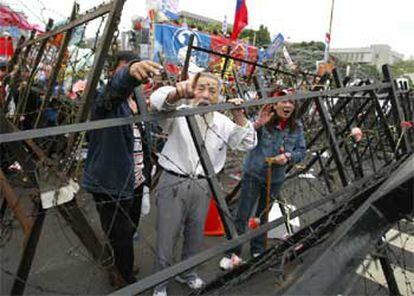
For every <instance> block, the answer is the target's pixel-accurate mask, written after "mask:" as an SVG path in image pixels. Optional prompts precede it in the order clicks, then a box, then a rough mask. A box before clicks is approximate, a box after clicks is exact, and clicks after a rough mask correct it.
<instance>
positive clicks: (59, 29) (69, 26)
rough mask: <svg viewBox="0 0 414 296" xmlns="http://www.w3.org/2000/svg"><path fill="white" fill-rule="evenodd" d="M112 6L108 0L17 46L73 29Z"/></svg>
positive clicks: (104, 12) (100, 14) (105, 12)
mask: <svg viewBox="0 0 414 296" xmlns="http://www.w3.org/2000/svg"><path fill="white" fill-rule="evenodd" d="M112 7H113V2H110V3H108V4H104V5H102V6H100V7H98V8H96V10H93V11H87V12H85V13H84V14H83V15H81V16H79V17H78V18H77V19H76V20H74V21H72V22H70V23H68V24H66V25H62V26H59V27H57V28H56V29H54V30H51V31H49V32H47V33H45V34H43V35H41V36H39V37H38V38H36V39H33V40H29V41H27V42H25V43H23V44H22V45H20V47H19V48H24V47H27V46H29V45H32V44H35V43H37V42H40V41H42V40H45V39H48V38H50V37H52V36H55V35H57V34H60V33H63V32H65V31H68V30H70V29H73V28H75V27H77V26H80V25H82V24H84V23H87V22H89V21H91V20H94V19H96V18H98V17H100V16H102V15H104V14H107V13H109V12H110V11H111V9H112Z"/></svg>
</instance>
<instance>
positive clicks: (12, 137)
mask: <svg viewBox="0 0 414 296" xmlns="http://www.w3.org/2000/svg"><path fill="white" fill-rule="evenodd" d="M389 86H390V83H377V84H372V85H369V86H360V87H351V88H343V89H332V90H327V91H315V92H307V93H299V94H296V95H286V96H284V97H283V98H280V97H279V98H269V97H265V98H263V99H261V100H256V101H249V102H245V103H243V104H242V105H240V106H234V105H233V104H229V103H222V104H216V105H211V106H205V107H197V108H191V109H184V110H177V111H174V112H164V113H149V114H148V115H145V116H144V115H136V116H134V117H128V118H126V117H124V118H114V119H102V120H96V121H88V122H82V123H76V124H68V125H62V126H57V127H48V128H41V129H36V130H25V131H19V132H15V133H3V134H0V143H6V142H13V141H21V140H25V139H35V138H41V137H47V136H56V135H63V134H67V133H75V132H82V131H89V130H95V129H101V128H107V127H115V126H121V125H127V124H132V123H134V122H141V121H144V122H146V121H157V120H161V119H166V118H172V117H180V116H188V115H196V114H203V113H207V112H212V111H226V110H232V109H236V108H249V107H254V106H262V105H265V104H273V103H276V102H279V101H284V100H297V101H299V100H306V99H311V98H316V97H319V96H335V95H338V94H341V93H349V92H360V91H367V90H376V89H383V88H387V87H389Z"/></svg>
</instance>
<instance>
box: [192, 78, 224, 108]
mask: <svg viewBox="0 0 414 296" xmlns="http://www.w3.org/2000/svg"><path fill="white" fill-rule="evenodd" d="M218 97H219V83H218V81H217V80H215V79H214V78H210V77H200V78H199V79H198V80H197V83H196V85H195V87H194V104H195V105H196V106H207V105H210V104H217V102H218Z"/></svg>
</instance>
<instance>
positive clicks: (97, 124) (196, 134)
mask: <svg viewBox="0 0 414 296" xmlns="http://www.w3.org/2000/svg"><path fill="white" fill-rule="evenodd" d="M123 2H124V0H115V1H114V2H111V3H110V4H107V5H104V6H102V7H101V8H99V9H98V10H96V11H94V12H92V13H90V14H86V15H84V16H83V17H81V18H78V19H77V20H75V21H72V22H71V23H69V24H68V25H65V26H63V27H62V28H58V29H55V30H52V31H50V32H48V33H46V34H45V35H44V36H43V37H41V38H38V39H33V40H31V41H28V42H26V43H24V44H23V45H22V46H21V47H22V48H24V47H26V51H25V53H26V54H27V52H28V51H27V48H28V47H29V46H31V45H33V44H35V43H37V42H39V41H47V39H48V38H49V37H51V36H53V35H54V34H57V33H62V32H65V31H67V30H71V29H73V28H74V27H75V26H77V25H80V24H83V23H85V22H87V21H89V20H91V19H92V17H93V16H94V17H97V16H101V15H103V14H105V13H108V12H109V13H110V17H109V20H108V22H107V25H106V27H105V32H104V41H103V42H102V44H101V47H100V48H99V49H98V51H97V57H96V58H95V61H94V71H92V72H91V73H90V75H89V77H88V84H87V87H86V90H85V94H84V97H83V104H82V107H81V110H80V112H79V113H78V116H77V119H76V123H75V124H72V125H64V126H58V127H51V128H44V129H36V130H31V131H12V132H11V131H8V132H7V133H2V134H0V143H5V144H9V145H10V144H11V143H13V142H17V141H22V140H25V141H26V142H27V141H29V140H30V139H35V138H40V137H48V136H56V135H61V134H67V133H76V132H81V131H88V130H94V129H100V128H106V127H114V126H121V125H127V124H131V123H134V122H149V121H156V120H159V119H165V118H172V117H179V116H186V119H187V123H188V125H189V128H190V132H191V135H192V138H193V140H194V143H195V145H196V148H197V151H198V153H199V156H200V160H201V163H202V166H203V169H204V171H205V173H206V176H207V178H208V182H209V186H210V188H211V191H212V192H213V196H214V197H215V199H216V201H217V203H218V208H219V212H220V215H221V217H222V220H223V222H224V225H225V230H226V234H227V237H228V238H229V239H231V240H230V241H228V242H226V243H224V244H222V245H220V246H216V247H214V248H212V249H210V250H206V251H204V252H202V253H200V254H198V255H196V256H194V257H192V258H190V259H188V260H186V261H183V262H181V263H178V264H177V265H174V266H172V267H170V268H168V269H165V270H163V271H161V272H159V273H156V274H153V275H151V276H149V277H147V278H146V279H143V280H142V281H140V282H139V283H137V284H134V285H131V286H129V287H126V288H124V289H122V290H120V291H118V292H117V294H122V293H128V294H134V293H139V292H142V291H144V290H146V289H148V288H150V287H152V286H154V285H156V284H158V283H161V282H163V281H165V280H166V279H168V278H172V277H174V276H175V275H177V274H180V273H182V272H184V271H186V270H188V269H190V268H192V267H195V266H197V265H199V264H201V263H203V262H204V261H206V260H209V259H211V258H212V257H214V256H217V255H218V254H220V253H223V252H224V251H226V250H229V249H231V248H233V247H235V246H237V245H240V244H242V243H244V242H246V241H248V240H249V239H251V238H253V237H255V236H258V235H260V234H263V233H265V232H267V231H268V230H270V229H272V228H274V227H276V226H278V225H281V224H283V223H284V222H285V219H286V217H281V218H279V219H277V220H276V221H273V222H271V223H267V224H265V225H263V226H261V227H259V228H258V229H256V230H254V231H251V232H248V233H246V234H244V235H242V236H237V233H236V230H235V228H234V225H233V223H232V221H231V219H230V214H229V211H228V207H227V204H226V201H225V199H224V197H223V195H222V193H221V191H220V188H219V185H218V181H217V179H216V176H215V173H214V170H213V168H212V165H211V161H210V160H209V157H208V154H207V152H206V149H205V147H204V144H203V142H202V138H201V135H200V131H199V129H198V125H197V123H196V121H195V118H194V115H197V114H202V113H206V112H212V111H219V110H220V111H224V110H231V109H235V108H248V107H253V106H262V105H265V104H269V103H275V102H276V101H280V100H295V101H303V100H314V101H315V103H316V105H317V106H318V108H319V110H320V116H321V121H322V124H323V126H324V130H325V131H326V132H327V134H328V138H329V140H330V142H331V144H332V146H333V149H332V153H333V159H334V161H335V164H336V170H337V171H338V173H339V176H340V180H341V183H342V185H343V186H344V187H345V188H344V189H343V191H342V192H346V191H347V190H349V188H352V187H353V186H354V187H355V183H353V184H350V185H349V180H348V178H347V176H346V173H345V162H346V160H344V157H343V155H342V151H341V144H342V142H341V141H340V140H339V139H338V136H341V134H343V133H344V132H345V129H344V130H343V131H342V132H339V133H336V132H335V129H334V126H333V125H332V122H331V121H330V119H329V114H330V113H332V114H336V113H339V112H340V111H341V109H342V108H343V107H344V106H345V105H346V104H347V103H348V102H349V101H350V100H360V99H367V98H366V94H369V96H370V97H371V99H372V100H373V101H374V104H375V110H376V111H377V113H378V118H379V120H380V121H381V123H382V124H383V126H384V129H385V133H386V135H387V141H388V142H389V144H390V146H391V147H394V146H395V142H394V141H393V137H392V134H391V131H390V130H389V127H388V124H387V123H388V118H387V114H384V112H383V110H382V108H381V106H380V104H379V102H378V101H379V100H380V99H382V97H381V96H380V95H377V93H379V92H380V91H381V90H387V91H388V97H389V98H390V100H391V103H392V108H391V110H392V112H393V113H392V114H393V116H394V122H395V125H396V126H397V128H398V127H400V123H401V122H402V121H403V120H404V117H403V116H404V111H405V106H401V104H400V102H399V100H398V92H397V90H396V88H395V85H394V82H393V79H392V76H391V75H390V71H389V67H387V66H385V67H384V68H383V69H384V70H383V71H384V76H385V78H386V81H387V82H385V83H376V84H371V85H364V86H357V87H344V86H343V83H342V81H341V79H340V77H339V75H338V73H335V72H334V79H335V82H336V85H337V86H338V88H336V89H331V90H325V91H312V92H307V93H298V94H295V95H288V96H284V97H283V98H282V99H281V98H277V99H275V98H269V97H267V95H266V93H265V90H264V88H263V86H262V83H261V80H260V78H259V77H257V76H255V77H253V79H254V81H255V84H256V85H257V86H258V90H259V91H260V93H261V94H260V95H261V99H260V100H258V101H249V102H246V103H244V104H243V105H241V106H237V107H236V106H233V105H231V104H219V105H215V106H208V107H199V108H195V109H185V110H179V111H174V112H170V113H149V112H146V111H144V110H145V108H144V110H143V112H141V114H139V115H137V116H134V117H132V118H117V119H107V120H99V121H93V122H85V120H86V119H87V117H88V113H89V109H90V105H91V102H92V100H93V98H94V97H95V94H96V85H97V82H98V74H99V73H100V72H101V70H102V67H103V62H104V60H105V58H106V52H107V51H108V49H109V46H110V42H111V41H112V36H113V34H114V32H115V27H116V26H115V24H116V23H117V22H118V20H119V17H120V11H121V10H122V6H123ZM67 35H70V32H68V33H67ZM193 38H194V36H191V38H190V44H189V46H188V51H187V56H186V59H185V64H184V69H183V71H182V79H185V78H186V76H187V69H188V65H189V61H190V57H191V51H192V50H197V51H202V52H206V53H209V54H215V55H218V56H222V57H224V58H225V59H226V61H228V60H230V59H233V60H235V61H240V62H243V63H247V64H250V65H253V66H254V67H259V68H264V69H268V70H271V71H274V72H275V71H277V72H278V73H281V74H283V75H288V76H295V75H294V74H292V73H288V72H284V71H280V70H278V69H276V70H275V69H272V68H269V67H267V66H264V65H261V64H258V63H254V62H250V61H246V60H242V59H237V58H234V57H231V56H230V55H229V52H228V53H227V54H222V53H218V52H214V51H211V50H207V49H203V48H200V47H196V46H193ZM303 74H306V75H308V74H309V73H303ZM360 93H362V95H359V94H360ZM334 96H336V97H338V99H340V104H336V105H335V106H333V108H332V109H329V110H328V109H327V108H326V107H325V105H324V103H323V99H322V98H325V97H334ZM380 97H381V98H380ZM341 106H342V107H341ZM140 107H143V106H140ZM330 107H331V106H330ZM362 108H363V107H362ZM353 115H354V116H353V117H352V119H351V120H348V122H346V126H347V127H348V126H349V125H350V124H352V122H353V121H354V120H355V115H356V114H353ZM367 116H368V115H367ZM400 131H401V130H400ZM322 134H323V130H320V131H319V132H318V133H317V135H316V137H315V138H314V139H313V142H315V141H316V140H317V138H318V137H320V136H321V135H322ZM400 134H401V133H400ZM70 139H71V140H70V142H69V147H68V150H67V154H68V153H70V150H71V149H72V147H73V144H74V142H75V135H71V138H70ZM403 139H404V145H403V151H402V153H400V154H399V155H398V157H400V158H402V157H404V155H405V154H408V153H410V152H411V143H410V141H409V138H408V136H407V135H406V134H405V135H404V137H403ZM15 144H17V143H15ZM356 153H359V151H358V150H357V151H356ZM357 155H359V154H357ZM359 157H360V158H361V157H362V154H361V155H359ZM349 158H351V157H349ZM317 160H320V159H319V157H318V156H317V157H316V158H315V159H314V161H313V163H315V162H316V161H317ZM359 163H361V159H360V160H359ZM407 163H408V164H412V159H410V160H408V161H407V162H406V164H405V165H404V166H403V167H402V168H401V169H400V170H399V171H404V169H405V168H406V165H407ZM321 167H322V169H323V170H326V168H323V164H322V165H321ZM398 176H399V177H401V175H398ZM360 177H363V176H360ZM403 177H404V178H402V179H399V180H398V179H397V180H396V179H395V178H391V179H390V180H389V181H387V182H386V183H384V185H383V187H385V188H386V189H387V190H383V191H377V192H376V193H374V194H372V195H371V197H370V199H369V201H367V202H366V203H365V204H364V205H363V206H361V207H360V208H359V209H358V211H357V212H356V213H355V214H354V215H353V218H352V222H346V223H344V224H343V225H342V228H343V229H345V230H346V231H350V233H352V231H356V228H355V227H356V226H358V227H359V226H360V225H363V224H361V223H362V222H364V223H366V222H367V221H368V222H369V223H371V224H370V225H374V221H380V222H383V220H381V219H383V217H382V216H381V215H378V209H377V206H376V205H375V206H374V204H375V203H377V202H379V200H380V198H382V197H383V196H384V195H385V193H388V192H394V193H395V190H397V188H399V187H400V186H401V185H404V184H405V183H404V184H403V182H405V181H407V179H406V176H405V175H404V176H403ZM411 178H412V177H411ZM404 180H405V181H404ZM409 180H411V179H409ZM360 181H361V182H362V183H358V184H364V183H363V182H365V181H366V179H365V178H364V179H361V180H360ZM407 182H411V181H407ZM327 185H328V182H327ZM387 186H388V187H387ZM339 195H340V194H339ZM332 196H333V197H334V198H332ZM337 197H338V193H337V192H336V193H334V194H332V195H331V197H330V198H329V199H325V200H321V201H318V202H317V203H313V204H312V205H309V206H308V207H305V209H301V210H297V211H296V212H294V213H293V214H291V215H290V217H291V218H292V217H296V216H298V215H300V214H303V213H304V212H306V211H309V210H311V209H313V208H315V207H316V205H317V204H318V205H320V204H323V203H324V202H327V201H332V200H335V198H337ZM386 198H388V195H387V196H386ZM381 200H382V199H381ZM400 202H404V201H401V200H400ZM367 204H368V205H367ZM68 206H74V209H75V212H76V211H77V210H76V209H78V208H77V207H76V205H73V204H72V205H66V206H65V207H62V208H66V210H67V207H68ZM397 206H398V205H397ZM378 208H379V211H380V212H382V213H383V215H387V211H393V210H394V212H396V211H397V212H398V210H399V209H397V210H395V207H391V209H392V210H390V208H386V207H381V205H379V206H378ZM64 213H66V214H67V211H66V212H64ZM63 216H64V217H65V216H66V215H65V214H63ZM38 217H42V215H39V216H38ZM378 217H379V218H378ZM391 218H393V219H394V220H395V219H397V218H401V215H399V212H398V215H394V216H392V217H391ZM39 219H40V218H39ZM65 219H66V218H65ZM67 219H68V220H73V216H70V217H67ZM378 219H380V220H378ZM394 220H393V221H394ZM79 221H82V220H79ZM41 222H42V221H41V220H39V222H38V223H37V224H38V225H39V226H38V228H36V227H35V228H33V230H32V231H33V234H32V235H33V243H34V245H32V244H30V246H31V247H30V250H26V251H27V252H29V253H30V252H33V253H31V254H27V255H24V256H23V260H22V263H21V266H22V269H20V268H19V273H18V281H16V283H15V288H13V292H14V293H16V294H22V293H23V291H24V283H25V280H26V279H27V276H28V271H29V270H30V264H31V261H32V259H33V256H34V251H35V248H36V243H37V241H38V239H39V235H40V231H41ZM72 222H73V221H72ZM37 224H36V223H35V225H37ZM75 224H76V223H75ZM75 224H72V226H73V228H74V230H75V232H79V229H80V228H83V227H82V225H80V224H79V223H78V224H77V225H75ZM81 224H82V223H81ZM387 227H388V224H387ZM379 230H380V228H378V229H375V231H374V229H369V231H370V233H374V232H375V235H377V233H378V231H379ZM381 230H383V229H381ZM83 231H84V229H82V231H81V232H79V233H77V234H78V235H79V236H80V237H81V240H82V241H83V242H84V243H85V245H87V246H89V247H88V249H91V248H93V247H94V248H96V249H97V250H99V241H98V240H95V239H94V237H92V238H90V237H88V235H89V234H90V235H92V236H93V232H89V233H88V232H83ZM338 231H339V230H338ZM346 231H345V232H344V233H342V234H339V235H338V234H335V236H334V237H336V238H337V239H336V240H335V241H333V239H332V240H330V241H329V242H332V241H333V243H332V244H331V245H330V246H329V248H327V249H326V253H324V254H322V255H321V256H320V257H319V259H318V260H316V261H315V265H312V266H310V267H309V270H311V271H309V270H307V271H305V272H304V273H303V275H302V276H301V277H300V279H301V280H300V281H296V283H295V284H294V285H293V286H292V287H291V288H290V290H289V291H302V290H301V289H302V288H301V287H302V286H301V285H302V283H309V279H308V278H307V276H308V275H309V274H311V272H312V270H313V269H315V270H317V268H321V266H322V267H323V266H325V267H326V262H327V261H329V258H327V255H326V254H331V253H330V252H332V250H333V249H334V246H339V247H342V248H343V247H344V244H345V242H346V241H344V237H345V234H347V233H348V232H346ZM371 231H372V232H371ZM85 234H88V235H85ZM32 235H31V236H30V237H32ZM30 241H32V240H30ZM329 242H327V244H329ZM369 242H370V241H365V243H369ZM357 247H358V246H357ZM359 251H360V250H359ZM92 254H94V258H95V259H97V260H99V259H100V258H101V256H100V255H102V254H98V253H96V252H92ZM345 257H346V256H345ZM350 258H351V257H350V256H348V257H347V258H345V259H350ZM345 259H344V260H345ZM320 262H323V263H325V265H323V264H322V265H317V264H319V263H320ZM343 262H345V261H343ZM313 266H316V267H313ZM334 278H335V276H334V275H330V276H328V277H327V279H326V281H324V282H323V283H322V282H321V283H318V284H315V289H316V290H317V289H319V290H318V291H322V290H321V289H324V288H326V286H323V285H324V284H326V283H327V282H329V281H332V280H333V279H334ZM316 290H315V291H316ZM307 292H308V291H307Z"/></svg>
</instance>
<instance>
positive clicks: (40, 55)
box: [14, 19, 53, 123]
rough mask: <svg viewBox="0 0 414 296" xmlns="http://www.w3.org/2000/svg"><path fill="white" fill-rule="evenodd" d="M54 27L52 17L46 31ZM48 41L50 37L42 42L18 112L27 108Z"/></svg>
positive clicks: (16, 119)
mask: <svg viewBox="0 0 414 296" xmlns="http://www.w3.org/2000/svg"><path fill="white" fill-rule="evenodd" d="M52 27H53V20H52V19H49V21H48V23H47V26H46V32H48V31H50V30H51V29H52ZM47 42H48V38H46V39H44V40H43V41H42V42H41V43H40V47H39V51H38V52H37V54H36V58H35V60H34V64H33V68H32V70H31V72H30V77H29V79H28V82H27V85H26V88H25V90H24V94H23V96H22V97H21V98H20V100H19V102H18V104H17V107H16V114H19V113H22V112H25V109H26V101H27V99H28V97H29V94H30V92H31V91H32V89H31V87H32V83H33V79H34V77H35V75H36V72H37V67H38V66H39V63H40V61H41V60H42V57H43V53H44V51H45V49H46V44H47ZM18 118H19V117H18V116H17V117H15V121H14V123H17V122H18Z"/></svg>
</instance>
